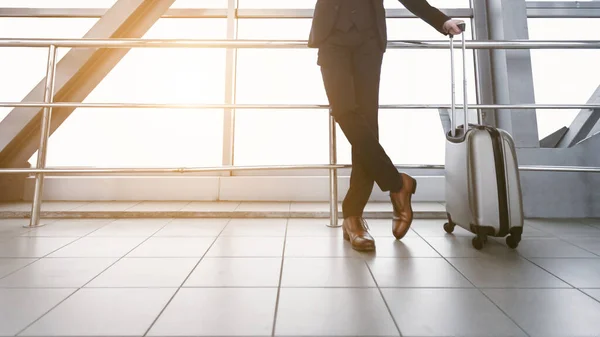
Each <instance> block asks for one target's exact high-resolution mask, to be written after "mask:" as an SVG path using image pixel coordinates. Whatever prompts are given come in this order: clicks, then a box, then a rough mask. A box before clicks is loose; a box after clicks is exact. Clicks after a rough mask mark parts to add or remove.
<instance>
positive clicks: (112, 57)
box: [0, 0, 175, 185]
mask: <svg viewBox="0 0 600 337" xmlns="http://www.w3.org/2000/svg"><path fill="white" fill-rule="evenodd" d="M174 2H175V0H118V1H117V2H116V3H115V4H114V5H113V7H111V8H110V9H109V10H108V11H107V12H106V14H105V15H104V16H103V17H102V18H101V19H100V20H98V22H97V23H96V24H95V25H94V26H93V27H92V28H91V29H90V31H89V32H88V33H87V34H86V35H85V36H84V38H98V39H102V38H140V37H142V36H143V35H144V34H145V33H146V32H147V31H148V30H149V29H150V28H151V27H152V26H153V25H154V24H155V23H156V21H157V20H158V19H159V18H160V17H161V16H162V15H163V14H164V13H165V12H166V11H167V10H168V9H169V7H170V6H171V5H172V4H173V3H174ZM128 51H129V49H94V48H88V49H84V48H74V49H72V50H70V51H69V52H68V53H67V55H65V57H64V58H63V59H62V60H61V61H60V62H59V63H58V65H57V70H56V89H55V90H56V91H55V92H56V94H55V101H64V102H82V101H83V100H84V99H85V98H86V97H87V96H88V95H89V94H90V93H91V92H92V90H94V88H96V86H97V85H98V84H99V83H100V82H101V81H102V80H103V79H104V77H105V76H106V75H107V74H108V73H109V72H110V71H111V70H112V69H113V68H114V67H115V66H116V65H117V64H118V63H119V61H120V60H121V59H122V58H123V57H124V56H125V55H126V54H127V52H128ZM44 82H45V80H44V79H42V80H41V81H40V82H39V83H38V84H37V85H36V86H35V87H34V88H33V89H32V90H31V92H30V93H29V94H28V95H27V96H26V97H25V98H24V99H23V102H31V101H40V100H41V97H42V96H43V92H44ZM73 110H74V109H72V108H71V109H54V110H53V112H52V124H51V129H50V132H51V133H52V132H54V131H55V130H56V129H57V128H58V127H59V126H60V125H61V124H62V123H63V122H64V121H65V120H66V119H67V118H68V117H69V116H70V114H71V113H72V112H73ZM41 113H42V109H38V108H15V109H13V110H12V111H11V112H10V113H9V114H8V116H6V118H5V119H4V120H3V121H2V122H1V123H0V167H23V166H28V164H27V161H28V159H29V158H30V157H31V156H32V155H33V154H34V153H35V151H36V150H37V147H38V144H39V137H40V123H41ZM0 185H1V184H0Z"/></svg>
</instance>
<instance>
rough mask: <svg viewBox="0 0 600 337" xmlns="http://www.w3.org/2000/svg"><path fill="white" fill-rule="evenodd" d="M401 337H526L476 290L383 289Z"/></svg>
mask: <svg viewBox="0 0 600 337" xmlns="http://www.w3.org/2000/svg"><path fill="white" fill-rule="evenodd" d="M382 291H383V295H384V297H385V299H386V301H387V303H388V305H389V307H390V310H391V311H392V314H393V315H394V317H395V319H396V322H397V323H398V326H399V328H400V331H401V332H402V335H404V336H473V337H484V336H494V337H495V336H526V334H525V333H524V332H523V331H522V330H521V329H519V327H518V326H517V325H515V324H514V323H513V322H512V321H511V320H510V319H509V318H508V317H506V315H504V314H503V313H502V311H500V310H499V309H498V308H497V307H496V306H495V305H494V304H493V303H492V302H490V301H489V300H488V299H487V298H486V297H485V296H484V295H482V294H481V293H480V292H479V290H477V289H382Z"/></svg>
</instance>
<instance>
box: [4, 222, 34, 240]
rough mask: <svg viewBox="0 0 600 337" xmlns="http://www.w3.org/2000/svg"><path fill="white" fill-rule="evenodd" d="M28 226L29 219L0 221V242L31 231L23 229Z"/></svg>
mask: <svg viewBox="0 0 600 337" xmlns="http://www.w3.org/2000/svg"><path fill="white" fill-rule="evenodd" d="M27 224H29V220H27V219H0V241H3V240H5V239H7V238H12V237H15V236H19V235H21V234H24V233H26V232H28V231H30V229H29V228H23V226H25V225H27Z"/></svg>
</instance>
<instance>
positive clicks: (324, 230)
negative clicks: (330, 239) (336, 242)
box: [287, 219, 343, 238]
mask: <svg viewBox="0 0 600 337" xmlns="http://www.w3.org/2000/svg"><path fill="white" fill-rule="evenodd" d="M342 222H343V220H341V219H340V220H339V224H340V225H341V224H342ZM327 225H329V219H289V221H288V224H287V236H288V237H290V236H307V237H315V236H335V237H340V238H341V237H342V228H341V227H328V226H327Z"/></svg>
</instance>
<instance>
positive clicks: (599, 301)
mask: <svg viewBox="0 0 600 337" xmlns="http://www.w3.org/2000/svg"><path fill="white" fill-rule="evenodd" d="M523 258H524V259H525V260H527V261H529V262H530V263H531V264H533V265H535V266H537V267H538V268H540V269H542V270H543V271H545V272H547V273H548V274H550V275H552V276H554V277H556V278H557V279H559V280H560V281H561V282H564V283H565V284H567V285H568V286H570V287H571V289H567V288H560V289H561V290H562V289H566V290H577V291H579V292H580V293H582V294H583V295H584V296H587V297H589V298H591V299H592V300H594V301H596V302H598V303H600V299H597V298H595V297H593V296H591V295H590V294H588V293H586V292H585V291H583V290H581V289H580V288H578V287H576V286H574V285H572V284H571V283H569V282H567V281H565V280H563V279H562V278H560V277H559V276H558V275H555V274H554V273H552V272H550V271H549V270H547V269H546V268H544V267H542V266H540V265H539V264H537V263H535V262H533V261H531V260H530V259H529V258H526V257H523Z"/></svg>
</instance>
